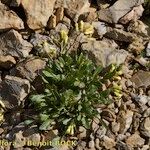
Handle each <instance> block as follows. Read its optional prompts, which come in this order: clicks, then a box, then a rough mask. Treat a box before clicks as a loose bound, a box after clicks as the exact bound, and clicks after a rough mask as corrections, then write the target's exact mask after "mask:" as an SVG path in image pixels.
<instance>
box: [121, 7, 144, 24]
mask: <svg viewBox="0 0 150 150" xmlns="http://www.w3.org/2000/svg"><path fill="white" fill-rule="evenodd" d="M143 11H144V8H143V6H142V5H139V6H136V7H133V9H132V10H131V11H130V12H129V13H127V14H126V15H125V16H123V17H122V18H121V19H120V20H119V22H120V23H122V24H127V23H128V22H129V21H137V19H139V18H140V17H141V16H142V14H143Z"/></svg>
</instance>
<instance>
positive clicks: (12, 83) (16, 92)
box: [0, 75, 30, 108]
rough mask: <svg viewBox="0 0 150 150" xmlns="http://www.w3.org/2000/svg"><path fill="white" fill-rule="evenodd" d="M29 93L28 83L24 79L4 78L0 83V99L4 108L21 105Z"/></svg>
mask: <svg viewBox="0 0 150 150" xmlns="http://www.w3.org/2000/svg"><path fill="white" fill-rule="evenodd" d="M29 92H30V83H29V81H28V80H26V79H21V78H18V77H14V76H8V75H7V76H6V77H5V79H4V80H3V81H2V82H1V83H0V97H1V99H2V101H3V102H4V104H5V106H6V108H14V107H18V106H20V105H21V104H23V102H24V100H25V98H26V96H27V95H28V94H29Z"/></svg>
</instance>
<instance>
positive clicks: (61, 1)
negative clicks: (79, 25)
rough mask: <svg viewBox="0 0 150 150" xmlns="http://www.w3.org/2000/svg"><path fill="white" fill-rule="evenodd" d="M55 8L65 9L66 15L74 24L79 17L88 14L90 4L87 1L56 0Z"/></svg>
mask: <svg viewBox="0 0 150 150" xmlns="http://www.w3.org/2000/svg"><path fill="white" fill-rule="evenodd" d="M55 7H56V8H59V7H64V8H66V13H67V15H68V16H70V18H72V20H73V21H74V22H77V21H78V18H79V17H80V15H84V14H85V13H87V12H89V7H90V2H89V0H75V1H72V0H56V5H55Z"/></svg>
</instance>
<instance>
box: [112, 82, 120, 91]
mask: <svg viewBox="0 0 150 150" xmlns="http://www.w3.org/2000/svg"><path fill="white" fill-rule="evenodd" d="M113 88H114V89H117V90H122V86H121V85H118V84H116V83H113Z"/></svg>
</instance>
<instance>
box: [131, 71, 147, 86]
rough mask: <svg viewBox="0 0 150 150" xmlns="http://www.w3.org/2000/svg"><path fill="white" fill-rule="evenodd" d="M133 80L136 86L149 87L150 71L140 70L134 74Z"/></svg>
mask: <svg viewBox="0 0 150 150" xmlns="http://www.w3.org/2000/svg"><path fill="white" fill-rule="evenodd" d="M131 81H132V82H133V83H135V87H136V88H139V87H142V86H143V87H148V86H149V85H150V72H146V71H142V70H139V71H138V72H137V73H135V74H134V75H133V77H132V78H131Z"/></svg>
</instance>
